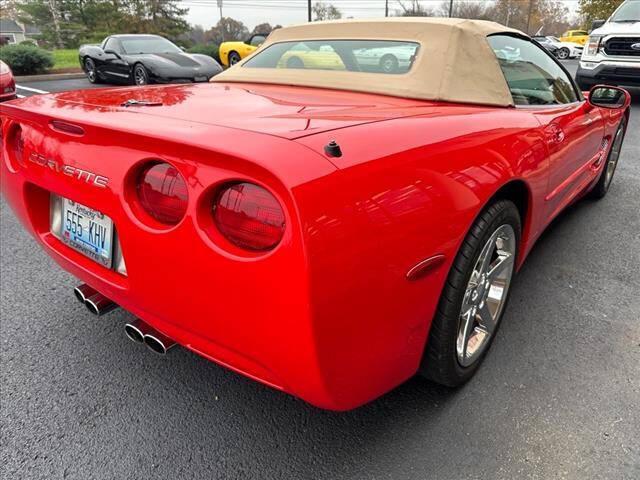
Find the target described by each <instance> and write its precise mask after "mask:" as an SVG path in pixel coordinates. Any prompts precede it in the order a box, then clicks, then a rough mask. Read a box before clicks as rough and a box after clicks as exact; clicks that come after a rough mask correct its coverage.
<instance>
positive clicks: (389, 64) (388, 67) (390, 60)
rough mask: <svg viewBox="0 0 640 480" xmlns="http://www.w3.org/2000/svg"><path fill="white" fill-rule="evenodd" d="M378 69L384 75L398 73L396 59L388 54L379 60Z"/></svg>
mask: <svg viewBox="0 0 640 480" xmlns="http://www.w3.org/2000/svg"><path fill="white" fill-rule="evenodd" d="M380 69H381V70H382V71H383V72H385V73H395V72H397V71H398V59H397V58H396V57H395V56H394V55H391V54H390V53H388V54H386V55H383V56H382V58H381V59H380Z"/></svg>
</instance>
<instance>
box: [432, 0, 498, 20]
mask: <svg viewBox="0 0 640 480" xmlns="http://www.w3.org/2000/svg"><path fill="white" fill-rule="evenodd" d="M491 5H492V4H491V3H488V2H478V1H468V0H456V1H455V2H454V3H453V12H452V15H451V16H452V17H455V18H471V19H476V20H489V19H491V8H490V7H491ZM450 6H451V4H450V2H449V0H444V1H443V2H442V4H441V5H440V8H439V10H438V15H439V16H441V17H448V16H449V7H450Z"/></svg>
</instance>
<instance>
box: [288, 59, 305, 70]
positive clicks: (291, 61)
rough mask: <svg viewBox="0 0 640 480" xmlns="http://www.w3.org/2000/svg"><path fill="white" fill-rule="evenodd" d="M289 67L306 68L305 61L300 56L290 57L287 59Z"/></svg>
mask: <svg viewBox="0 0 640 480" xmlns="http://www.w3.org/2000/svg"><path fill="white" fill-rule="evenodd" d="M287 68H295V69H302V68H304V62H303V61H302V59H301V58H300V57H289V58H288V59H287Z"/></svg>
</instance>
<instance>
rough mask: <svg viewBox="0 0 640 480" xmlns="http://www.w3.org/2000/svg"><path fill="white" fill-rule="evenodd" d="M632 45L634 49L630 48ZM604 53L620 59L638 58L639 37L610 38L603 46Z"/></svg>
mask: <svg viewBox="0 0 640 480" xmlns="http://www.w3.org/2000/svg"><path fill="white" fill-rule="evenodd" d="M632 45H633V46H634V47H635V48H631V46H632ZM636 45H638V46H637V47H636ZM604 53H606V54H607V55H615V56H620V57H640V37H612V38H610V39H609V40H607V41H606V43H605V44H604Z"/></svg>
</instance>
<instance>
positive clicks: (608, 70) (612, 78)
mask: <svg viewBox="0 0 640 480" xmlns="http://www.w3.org/2000/svg"><path fill="white" fill-rule="evenodd" d="M593 65H594V62H582V61H581V62H580V65H579V66H578V71H577V72H576V82H577V83H578V85H579V86H580V87H581V88H582V89H589V88H591V87H592V86H594V85H596V84H600V83H603V84H609V85H617V86H632V87H638V86H640V61H638V62H618V61H615V62H614V61H604V62H600V63H597V64H596V65H595V66H593ZM592 66H593V68H591V67H592ZM587 67H589V68H587Z"/></svg>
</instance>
